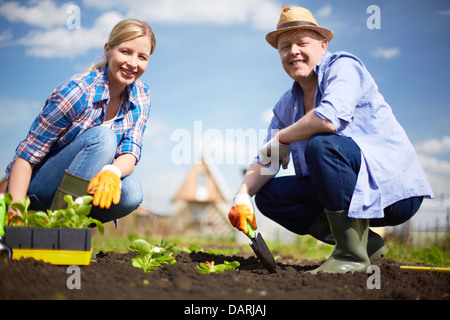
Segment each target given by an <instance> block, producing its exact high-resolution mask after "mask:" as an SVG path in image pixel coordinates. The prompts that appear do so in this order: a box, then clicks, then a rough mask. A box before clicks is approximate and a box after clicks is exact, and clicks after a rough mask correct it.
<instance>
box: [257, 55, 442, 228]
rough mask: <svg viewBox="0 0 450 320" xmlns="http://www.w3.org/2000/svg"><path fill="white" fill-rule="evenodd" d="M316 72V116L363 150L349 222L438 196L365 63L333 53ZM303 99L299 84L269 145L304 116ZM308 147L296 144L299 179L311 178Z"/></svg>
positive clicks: (280, 106) (280, 108)
mask: <svg viewBox="0 0 450 320" xmlns="http://www.w3.org/2000/svg"><path fill="white" fill-rule="evenodd" d="M314 71H315V72H316V74H317V78H318V85H317V89H316V95H315V101H314V103H315V105H314V111H315V113H316V114H317V116H319V117H320V118H322V119H325V120H328V121H330V122H331V123H333V125H334V127H335V128H336V134H338V135H342V136H347V137H350V138H352V139H353V141H355V143H356V144H357V145H358V147H359V148H360V149H361V168H360V171H359V175H358V178H357V182H356V186H355V190H354V193H353V196H352V200H351V203H350V207H349V217H352V218H363V219H369V218H382V217H383V216H384V213H383V209H384V208H386V207H387V206H389V205H391V204H393V203H395V202H397V201H399V200H402V199H406V198H410V197H415V196H424V197H426V198H432V197H434V196H433V191H432V189H431V187H430V184H429V183H428V180H427V178H426V176H425V173H424V171H423V169H422V167H421V165H420V163H419V160H418V158H417V155H416V153H415V150H414V147H413V146H412V144H411V143H410V141H409V139H408V137H407V135H406V133H405V131H404V130H403V128H402V127H401V126H400V124H399V123H398V122H397V120H396V118H395V116H394V115H393V113H392V110H391V107H390V106H389V105H388V104H387V102H386V101H385V100H384V98H383V96H382V95H381V94H380V93H379V92H378V87H377V85H376V84H375V81H374V80H373V78H372V76H371V75H370V74H369V72H368V71H367V69H366V68H365V66H364V65H363V63H362V62H361V61H360V60H359V59H358V58H357V57H355V56H353V55H351V54H349V53H347V52H336V53H330V52H327V53H326V54H325V55H324V56H323V57H322V58H321V60H320V61H319V63H318V64H317V65H316V67H315V69H314ZM302 94H303V93H302V89H301V87H300V85H299V84H298V83H297V82H295V83H294V85H293V87H292V89H291V90H289V91H287V92H286V93H285V94H284V95H283V96H282V97H281V98H280V100H279V101H278V103H277V104H276V105H275V107H274V109H273V113H274V116H273V118H272V121H271V123H270V126H269V130H268V135H267V141H268V140H269V139H271V138H272V137H273V136H274V135H275V133H276V131H278V130H280V129H282V128H285V127H287V126H289V125H291V124H293V123H294V122H296V121H297V120H299V119H300V118H301V117H302V116H303V115H304V109H303V98H302ZM306 143H307V141H297V142H294V143H292V144H291V148H290V152H291V155H292V160H293V164H294V168H295V173H296V175H297V176H307V175H309V170H308V167H307V165H306V161H305V146H306ZM255 160H256V161H258V159H257V158H256V159H255Z"/></svg>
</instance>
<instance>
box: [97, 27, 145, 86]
mask: <svg viewBox="0 0 450 320" xmlns="http://www.w3.org/2000/svg"><path fill="white" fill-rule="evenodd" d="M151 47H152V45H151V43H150V40H149V39H148V37H146V36H141V37H137V38H134V39H132V40H128V41H125V42H122V43H121V44H119V45H117V46H114V47H110V45H109V44H108V43H107V44H105V56H106V59H107V61H108V79H109V85H110V87H111V86H114V85H115V86H117V87H123V88H124V87H125V86H127V85H130V84H132V83H133V82H134V81H136V80H137V79H139V77H140V76H142V74H143V73H144V71H145V70H146V69H147V65H148V59H149V57H150V51H151ZM123 88H121V89H123Z"/></svg>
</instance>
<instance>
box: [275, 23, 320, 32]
mask: <svg viewBox="0 0 450 320" xmlns="http://www.w3.org/2000/svg"><path fill="white" fill-rule="evenodd" d="M297 26H316V27H317V24H315V23H312V22H308V21H292V22H287V23H284V24H282V25H281V26H279V27H278V28H277V30H280V29H284V28H289V27H297Z"/></svg>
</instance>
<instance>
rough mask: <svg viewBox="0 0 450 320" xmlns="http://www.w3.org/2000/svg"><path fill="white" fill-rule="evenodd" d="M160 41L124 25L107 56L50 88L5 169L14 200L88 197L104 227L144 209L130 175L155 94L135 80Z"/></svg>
mask: <svg viewBox="0 0 450 320" xmlns="http://www.w3.org/2000/svg"><path fill="white" fill-rule="evenodd" d="M155 44H156V40H155V36H154V34H153V32H152V29H151V28H150V27H149V25H148V24H147V23H145V22H142V21H139V20H135V19H127V20H124V21H121V22H119V23H118V24H117V25H116V26H115V27H114V28H113V30H112V31H111V34H110V37H109V40H108V42H107V43H106V44H105V46H104V51H105V57H106V59H105V60H104V61H102V62H100V63H98V64H96V65H94V66H93V67H91V68H90V69H89V70H88V71H87V72H84V73H81V74H77V75H75V76H73V77H72V78H70V79H69V80H67V81H66V82H64V83H63V84H61V85H60V86H59V87H57V88H56V89H55V90H54V91H53V93H52V94H51V95H50V96H49V98H48V99H47V101H46V102H45V104H44V106H43V107H42V110H41V112H40V113H39V115H38V117H37V118H36V119H35V121H34V122H33V124H32V125H31V128H30V131H29V132H28V135H27V137H26V139H25V140H24V141H22V142H21V143H20V144H19V146H18V147H17V150H16V154H15V157H14V159H13V161H12V162H11V163H10V165H9V166H8V168H7V170H6V175H7V179H8V192H9V193H11V195H12V196H13V199H14V201H18V200H19V199H22V198H23V197H25V196H27V195H28V196H29V197H30V200H31V207H32V209H34V210H46V209H48V208H51V209H58V208H60V207H62V206H63V205H64V202H61V200H62V199H63V197H64V195H65V194H71V195H74V196H80V195H85V194H87V193H90V194H92V195H93V207H92V210H91V216H92V217H94V218H96V219H99V220H100V221H102V222H107V221H111V220H116V219H119V218H121V217H123V216H125V215H127V214H129V213H130V212H132V211H133V210H134V209H136V208H137V207H138V206H139V204H140V203H141V202H142V187H141V185H140V182H139V181H138V180H137V179H136V178H135V177H134V176H133V175H131V173H132V172H133V170H134V167H135V165H136V164H137V162H138V161H139V159H140V156H141V148H142V138H143V134H144V131H145V128H146V122H147V119H148V116H149V111H150V95H149V88H148V86H147V85H146V84H145V83H143V82H142V81H140V80H138V79H139V77H140V76H142V74H143V73H144V72H145V70H146V69H147V65H148V59H149V57H150V55H151V54H152V53H153V52H154V50H155ZM58 185H59V187H58Z"/></svg>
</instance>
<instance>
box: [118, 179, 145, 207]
mask: <svg viewBox="0 0 450 320" xmlns="http://www.w3.org/2000/svg"><path fill="white" fill-rule="evenodd" d="M142 200H143V191H142V184H141V182H140V181H139V179H138V178H136V177H134V176H133V175H129V176H127V177H125V178H124V179H123V180H122V195H121V201H120V205H121V207H122V208H123V210H124V211H126V212H128V213H130V212H132V211H134V210H136V209H137V208H138V207H139V206H140V204H141V203H142Z"/></svg>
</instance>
